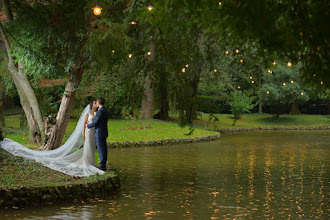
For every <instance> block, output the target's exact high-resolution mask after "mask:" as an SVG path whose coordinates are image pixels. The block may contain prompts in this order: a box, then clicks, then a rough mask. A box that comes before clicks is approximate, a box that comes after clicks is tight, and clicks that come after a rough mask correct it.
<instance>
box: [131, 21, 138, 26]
mask: <svg viewBox="0 0 330 220" xmlns="http://www.w3.org/2000/svg"><path fill="white" fill-rule="evenodd" d="M129 24H131V25H136V24H137V23H136V21H131V22H130V23H129Z"/></svg>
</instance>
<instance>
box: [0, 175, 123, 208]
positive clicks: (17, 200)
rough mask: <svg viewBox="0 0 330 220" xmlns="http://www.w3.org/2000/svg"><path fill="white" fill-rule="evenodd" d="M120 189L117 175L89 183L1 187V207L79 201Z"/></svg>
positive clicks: (96, 179)
mask: <svg viewBox="0 0 330 220" xmlns="http://www.w3.org/2000/svg"><path fill="white" fill-rule="evenodd" d="M114 172H115V171H114ZM119 190H120V179H119V175H118V173H117V172H115V176H109V177H107V178H106V179H102V180H100V179H98V177H97V176H96V177H95V180H94V181H92V182H87V183H80V184H70V185H61V186H44V187H17V188H0V207H8V206H26V205H29V206H30V205H39V204H46V203H57V202H62V201H78V200H79V199H84V198H95V197H101V196H104V195H107V194H114V193H116V192H118V191H119Z"/></svg>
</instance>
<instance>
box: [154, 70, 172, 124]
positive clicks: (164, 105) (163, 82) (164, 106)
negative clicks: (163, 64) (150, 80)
mask: <svg viewBox="0 0 330 220" xmlns="http://www.w3.org/2000/svg"><path fill="white" fill-rule="evenodd" d="M159 93H160V103H159V113H157V115H155V116H154V118H156V119H160V120H163V121H167V120H168V119H169V115H168V111H169V99H168V93H167V79H166V73H164V72H162V73H161V75H160V85H159Z"/></svg>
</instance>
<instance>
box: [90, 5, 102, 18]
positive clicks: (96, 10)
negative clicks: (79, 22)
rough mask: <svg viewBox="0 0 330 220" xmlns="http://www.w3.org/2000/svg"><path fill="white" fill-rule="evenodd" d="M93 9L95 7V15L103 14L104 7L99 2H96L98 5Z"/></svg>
mask: <svg viewBox="0 0 330 220" xmlns="http://www.w3.org/2000/svg"><path fill="white" fill-rule="evenodd" d="M92 9H93V13H94V15H100V14H101V11H102V8H101V7H100V6H99V4H97V3H96V6H95V7H94V8H92Z"/></svg>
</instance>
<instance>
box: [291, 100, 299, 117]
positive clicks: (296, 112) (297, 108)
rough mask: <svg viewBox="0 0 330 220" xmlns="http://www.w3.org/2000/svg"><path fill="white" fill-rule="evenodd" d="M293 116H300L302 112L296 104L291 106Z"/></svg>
mask: <svg viewBox="0 0 330 220" xmlns="http://www.w3.org/2000/svg"><path fill="white" fill-rule="evenodd" d="M290 114H291V115H300V114H301V112H300V110H299V106H298V104H297V103H296V102H294V103H292V104H291V112H290Z"/></svg>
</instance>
